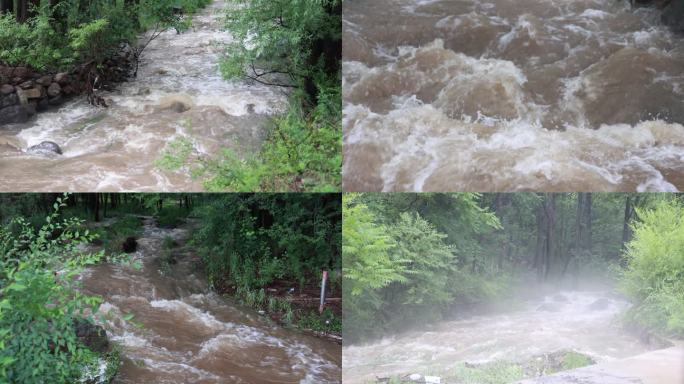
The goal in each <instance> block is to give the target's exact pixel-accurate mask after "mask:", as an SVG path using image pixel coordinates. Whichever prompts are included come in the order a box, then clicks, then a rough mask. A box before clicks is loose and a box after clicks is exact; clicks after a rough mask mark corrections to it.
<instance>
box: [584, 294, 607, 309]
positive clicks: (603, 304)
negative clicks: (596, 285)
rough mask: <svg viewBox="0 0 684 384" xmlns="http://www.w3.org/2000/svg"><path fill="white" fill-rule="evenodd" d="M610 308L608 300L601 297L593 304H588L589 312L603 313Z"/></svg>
mask: <svg viewBox="0 0 684 384" xmlns="http://www.w3.org/2000/svg"><path fill="white" fill-rule="evenodd" d="M609 306H610V300H608V299H606V298H605V297H602V298H600V299H598V300H596V301H594V302H593V303H591V304H589V307H588V308H589V310H591V311H604V310H606V309H607V308H608V307H609Z"/></svg>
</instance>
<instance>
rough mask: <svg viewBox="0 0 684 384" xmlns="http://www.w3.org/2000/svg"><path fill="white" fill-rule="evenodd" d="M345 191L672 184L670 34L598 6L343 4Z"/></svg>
mask: <svg viewBox="0 0 684 384" xmlns="http://www.w3.org/2000/svg"><path fill="white" fill-rule="evenodd" d="M343 28H344V51H343V52H344V55H343V56H344V63H343V81H344V84H343V85H344V86H343V88H344V91H343V92H344V93H343V98H344V144H345V149H344V151H345V161H344V169H343V174H344V188H345V190H354V191H368V190H372V191H447V190H451V191H454V190H476V191H519V190H540V191H568V190H572V191H676V190H682V189H684V162H683V161H682V160H684V126H682V125H681V124H682V123H684V98H683V96H684V37H682V36H677V35H674V34H673V33H672V32H671V31H670V30H669V29H667V28H666V27H665V26H663V25H661V23H660V11H659V10H656V9H651V8H639V9H631V8H630V6H629V2H628V1H617V0H616V1H604V0H486V1H479V0H350V1H345V3H344V20H343Z"/></svg>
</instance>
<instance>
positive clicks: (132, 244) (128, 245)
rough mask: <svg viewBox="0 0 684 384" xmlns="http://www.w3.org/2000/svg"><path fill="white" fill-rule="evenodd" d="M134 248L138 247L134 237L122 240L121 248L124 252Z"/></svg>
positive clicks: (131, 250) (129, 251)
mask: <svg viewBox="0 0 684 384" xmlns="http://www.w3.org/2000/svg"><path fill="white" fill-rule="evenodd" d="M136 249H138V241H137V240H136V239H135V237H128V238H126V241H124V242H123V244H122V245H121V250H123V251H124V252H125V253H133V252H135V250H136Z"/></svg>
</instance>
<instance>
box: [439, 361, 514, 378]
mask: <svg viewBox="0 0 684 384" xmlns="http://www.w3.org/2000/svg"><path fill="white" fill-rule="evenodd" d="M523 378H524V373H523V369H522V367H521V366H520V365H519V364H514V363H508V362H504V361H497V362H493V363H489V364H482V365H477V366H468V365H466V364H465V363H458V364H456V366H454V367H453V369H452V370H451V371H450V372H449V380H455V381H457V382H458V383H462V384H506V383H511V382H514V381H517V380H522V379H523Z"/></svg>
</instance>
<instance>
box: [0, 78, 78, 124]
mask: <svg viewBox="0 0 684 384" xmlns="http://www.w3.org/2000/svg"><path fill="white" fill-rule="evenodd" d="M80 89H81V85H80V84H77V82H76V79H75V78H74V77H73V76H71V75H70V74H68V73H66V72H60V73H56V74H40V73H37V72H35V71H32V70H31V69H29V68H26V67H4V66H0V124H11V123H23V122H25V121H27V120H28V119H29V118H30V117H31V116H33V115H35V114H36V113H37V112H41V111H44V110H46V109H48V107H49V106H51V105H52V106H57V105H60V104H62V103H63V102H64V100H65V99H66V98H68V97H69V96H73V95H76V94H78V93H80V91H79V90H80Z"/></svg>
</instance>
